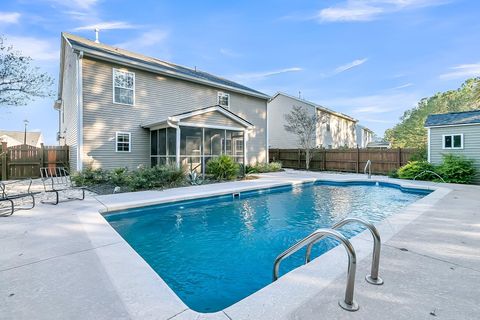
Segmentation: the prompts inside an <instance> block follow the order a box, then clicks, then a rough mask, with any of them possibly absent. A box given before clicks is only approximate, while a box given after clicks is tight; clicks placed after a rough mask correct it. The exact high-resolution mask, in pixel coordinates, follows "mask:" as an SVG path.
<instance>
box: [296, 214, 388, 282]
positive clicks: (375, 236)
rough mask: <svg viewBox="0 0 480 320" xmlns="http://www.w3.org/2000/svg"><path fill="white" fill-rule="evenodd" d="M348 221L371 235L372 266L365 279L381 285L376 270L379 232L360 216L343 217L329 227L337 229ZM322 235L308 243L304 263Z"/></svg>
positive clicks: (377, 265) (309, 259) (378, 258)
mask: <svg viewBox="0 0 480 320" xmlns="http://www.w3.org/2000/svg"><path fill="white" fill-rule="evenodd" d="M349 223H359V224H362V225H364V226H365V227H367V229H368V230H369V231H370V233H371V234H372V237H373V253H372V267H371V269H370V274H369V275H366V276H365V280H366V281H367V282H368V283H370V284H374V285H382V284H383V280H382V278H380V277H379V276H378V271H379V267H380V249H381V246H382V240H381V239H380V233H379V232H378V230H377V228H375V226H374V225H373V224H372V223H370V222H368V221H366V220H363V219H360V218H345V219H343V220H340V221H339V222H337V223H335V224H334V225H333V226H332V227H331V228H332V229H338V228H341V227H343V226H345V225H347V224H349ZM322 238H323V237H320V238H318V239H317V240H316V241H312V242H310V243H309V244H308V246H307V250H306V252H305V264H307V263H309V262H310V261H311V254H312V248H313V245H314V244H315V243H317V242H318V241H320V240H322Z"/></svg>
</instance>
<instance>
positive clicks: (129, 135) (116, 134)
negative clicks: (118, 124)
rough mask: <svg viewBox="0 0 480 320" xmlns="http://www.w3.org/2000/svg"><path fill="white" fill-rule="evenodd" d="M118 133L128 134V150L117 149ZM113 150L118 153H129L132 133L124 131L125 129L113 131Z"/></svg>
mask: <svg viewBox="0 0 480 320" xmlns="http://www.w3.org/2000/svg"><path fill="white" fill-rule="evenodd" d="M119 134H127V135H128V151H123V150H121V151H119V150H118V135H119ZM115 152H119V153H129V152H132V133H131V132H125V131H116V132H115Z"/></svg>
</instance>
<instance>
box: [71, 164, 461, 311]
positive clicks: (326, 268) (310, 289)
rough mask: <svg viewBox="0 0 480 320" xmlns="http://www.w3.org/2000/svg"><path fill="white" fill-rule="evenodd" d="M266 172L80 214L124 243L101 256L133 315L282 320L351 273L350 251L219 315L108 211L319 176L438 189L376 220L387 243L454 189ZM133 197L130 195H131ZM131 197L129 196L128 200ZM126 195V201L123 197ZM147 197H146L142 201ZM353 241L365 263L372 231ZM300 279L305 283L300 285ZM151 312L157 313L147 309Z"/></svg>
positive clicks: (107, 203)
mask: <svg viewBox="0 0 480 320" xmlns="http://www.w3.org/2000/svg"><path fill="white" fill-rule="evenodd" d="M312 175H314V177H312ZM260 176H261V179H259V180H256V181H254V182H256V183H244V184H243V183H225V184H215V185H205V186H196V187H185V188H178V189H170V190H165V191H160V192H143V193H132V194H120V195H113V196H97V197H95V198H96V200H97V201H98V202H99V203H98V204H97V205H96V206H93V207H92V209H95V210H94V211H93V212H92V211H91V210H90V211H91V212H90V214H82V215H79V219H80V221H81V222H82V223H83V225H84V229H85V232H86V233H87V235H88V237H89V238H90V240H91V241H92V243H94V244H101V243H104V242H105V241H109V242H118V243H120V244H121V245H120V246H114V247H107V248H104V250H102V251H100V252H99V253H98V255H99V258H100V259H101V260H102V265H103V267H104V269H105V271H106V272H107V273H108V274H109V276H110V279H111V280H112V282H113V284H114V285H115V286H116V288H117V293H118V294H119V296H120V297H121V299H122V300H123V301H124V302H125V305H126V306H127V307H129V308H131V309H130V312H131V314H132V316H133V315H135V317H138V318H142V319H146V318H159V317H165V319H197V318H198V317H201V318H202V319H248V318H262V319H263V318H264V319H267V318H268V319H279V318H282V317H283V316H285V315H287V314H289V313H291V312H292V311H293V310H295V309H296V308H298V307H299V306H300V305H301V304H302V303H305V302H306V301H308V300H309V299H310V298H311V297H313V296H314V295H316V294H318V293H319V292H321V291H322V290H323V289H324V288H326V287H327V286H328V285H329V284H331V283H332V282H333V281H335V279H336V278H337V277H338V276H340V275H341V274H343V273H345V271H346V261H345V260H346V259H345V252H344V251H343V248H341V247H338V246H337V247H336V248H334V249H332V250H330V251H328V252H327V253H325V254H323V255H322V256H320V257H318V258H316V259H314V260H313V261H312V262H311V263H309V264H308V265H304V266H301V267H299V268H297V269H295V270H293V271H291V272H289V273H288V274H286V275H284V276H282V277H281V278H280V279H279V280H278V281H276V282H274V283H272V284H270V285H268V286H266V287H264V288H262V289H260V290H259V291H257V292H255V293H253V294H252V295H250V296H248V297H246V298H245V299H243V300H241V301H239V302H237V303H235V304H233V305H232V306H230V307H227V308H226V309H224V310H222V311H219V312H216V313H199V312H196V311H194V310H191V309H190V308H189V307H188V306H187V305H186V304H184V303H183V301H181V300H180V298H179V297H178V296H177V295H176V294H175V293H174V292H173V291H172V290H171V289H170V288H169V287H168V285H167V284H166V283H165V282H164V281H163V279H161V277H159V276H158V275H157V274H156V272H155V271H154V270H153V269H152V268H151V267H150V266H149V265H148V264H147V263H146V262H145V261H144V260H143V258H142V257H141V256H140V255H139V254H138V253H137V252H136V251H135V250H133V249H132V248H131V247H130V245H129V244H128V243H127V242H126V241H125V240H124V239H123V238H122V237H121V236H120V235H119V234H118V233H117V232H116V231H115V230H114V229H113V227H111V226H110V224H109V223H108V222H107V221H106V220H105V219H104V218H103V217H102V215H104V214H106V213H109V212H112V211H119V210H124V209H129V208H134V207H139V206H147V205H148V206H149V205H156V204H163V203H168V202H176V201H184V200H192V199H197V198H199V197H202V198H204V197H214V196H221V195H225V194H230V193H235V192H246V191H253V190H258V189H265V188H275V187H282V186H295V185H299V184H304V183H312V182H315V181H318V180H324V181H325V180H326V181H334V182H372V181H378V182H387V183H393V184H396V185H398V186H401V187H404V188H415V189H424V190H430V191H433V192H432V193H430V194H428V195H426V196H425V197H423V198H422V199H420V200H418V201H416V202H414V203H412V204H410V205H408V206H407V207H405V208H403V209H402V210H401V211H400V212H398V213H396V214H393V215H392V216H390V217H387V218H385V219H384V220H382V221H381V222H379V223H377V224H375V226H376V227H377V228H378V230H379V232H380V234H381V236H382V242H386V241H388V239H390V238H391V237H393V236H394V235H395V234H396V233H398V232H399V231H400V230H402V229H403V228H404V227H405V226H406V225H408V224H409V223H410V222H412V221H413V220H415V219H416V218H417V217H418V216H420V215H422V214H423V213H424V212H425V211H427V210H429V209H431V208H432V207H433V206H434V204H435V203H436V202H437V201H438V200H440V199H442V198H443V197H444V196H446V195H447V194H448V193H449V192H450V191H451V190H452V189H451V188H448V187H446V186H440V185H438V184H435V183H423V182H422V183H413V182H410V181H399V180H393V179H388V178H385V177H373V179H371V180H368V179H365V178H364V177H362V176H359V177H358V178H357V177H355V178H352V177H351V176H343V175H321V174H319V175H316V174H312V173H309V177H307V176H301V175H296V176H293V177H288V176H286V175H284V176H282V177H280V178H278V179H281V180H282V181H280V182H279V181H275V179H277V178H276V177H275V175H271V174H265V175H260ZM272 178H273V180H272ZM263 179H265V180H263ZM269 179H270V180H269ZM215 186H216V187H215ZM182 191H189V193H188V194H186V193H184V192H182ZM129 195H130V197H128V196H129ZM132 195H134V197H131V196H132ZM145 195H147V197H146V198H145V197H144V196H145ZM125 196H127V197H126V198H125ZM121 198H124V199H123V200H121V201H119V199H121ZM141 198H145V199H144V200H142V199H141ZM99 213H100V214H99ZM92 222H94V225H95V228H91V225H92ZM98 227H101V228H103V232H102V233H100V234H99V233H98ZM351 242H352V244H353V245H354V247H355V250H356V253H357V259H358V261H361V260H362V259H364V258H366V257H368V256H369V255H370V254H371V246H372V240H371V235H370V234H369V232H368V231H364V232H362V233H360V234H358V235H356V236H355V237H353V238H352V239H351ZM119 257H123V259H122V268H124V269H129V270H131V269H132V268H133V269H134V270H135V275H136V278H135V282H136V283H135V284H132V283H131V282H132V280H131V279H129V278H130V277H129V276H128V273H125V272H124V271H123V270H120V269H119V266H118V262H119V260H118V259H119ZM363 276H364V275H357V278H358V277H363ZM299 279H301V281H299ZM298 283H301V284H302V285H298ZM305 283H308V285H307V286H305V285H304V284H305ZM132 285H133V286H135V288H134V289H132ZM147 291H149V292H147ZM132 292H135V293H136V294H138V293H142V292H143V293H144V294H143V295H142V296H148V299H146V300H143V301H142V303H141V306H140V305H138V301H135V302H134V301H133V300H132V299H134V298H133V297H132V294H133V293H132ZM286 292H288V293H289V295H286ZM295 292H301V296H302V297H303V298H302V299H296V300H292V299H290V298H289V297H290V296H291V295H294V293H295ZM296 296H298V295H296ZM339 298H341V297H339ZM145 310H147V311H151V312H146V311H145Z"/></svg>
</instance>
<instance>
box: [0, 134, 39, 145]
mask: <svg viewBox="0 0 480 320" xmlns="http://www.w3.org/2000/svg"><path fill="white" fill-rule="evenodd" d="M24 140H26V144H27V145H29V146H32V147H37V148H40V147H41V145H42V143H43V134H42V133H41V132H27V135H26V139H25V131H8V130H0V142H6V143H7V146H9V147H13V146H18V145H22V144H23V142H24Z"/></svg>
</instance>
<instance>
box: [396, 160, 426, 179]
mask: <svg viewBox="0 0 480 320" xmlns="http://www.w3.org/2000/svg"><path fill="white" fill-rule="evenodd" d="M434 170H435V167H434V166H433V165H432V164H431V163H429V162H427V161H409V162H408V163H407V164H406V165H404V166H403V167H401V168H399V169H398V171H397V175H398V177H399V178H400V179H413V178H415V177H417V176H418V177H417V179H418V180H429V181H431V180H433V179H434V178H435V175H433V174H432V173H429V172H426V173H423V174H422V172H425V171H434Z"/></svg>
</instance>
